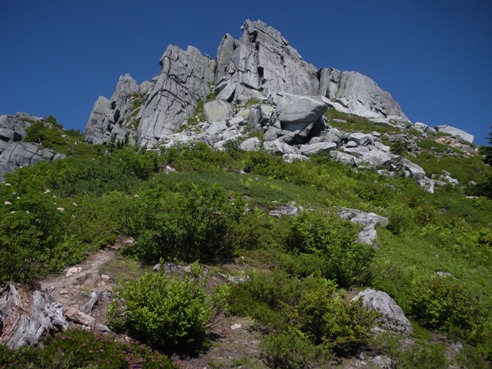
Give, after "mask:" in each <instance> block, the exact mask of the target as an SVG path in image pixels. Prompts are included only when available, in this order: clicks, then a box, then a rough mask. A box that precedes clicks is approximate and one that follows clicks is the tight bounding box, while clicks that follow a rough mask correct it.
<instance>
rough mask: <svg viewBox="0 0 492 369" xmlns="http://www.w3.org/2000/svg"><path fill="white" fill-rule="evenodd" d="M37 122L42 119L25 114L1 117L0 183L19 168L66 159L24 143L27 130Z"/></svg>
mask: <svg viewBox="0 0 492 369" xmlns="http://www.w3.org/2000/svg"><path fill="white" fill-rule="evenodd" d="M36 121H41V119H40V118H36V117H33V116H30V115H28V114H25V113H18V114H16V115H2V116H0V182H2V181H3V179H4V175H5V173H8V172H12V171H13V170H15V169H16V168H18V167H23V166H26V165H32V164H35V163H37V162H40V161H46V160H55V159H61V158H63V157H65V155H62V154H59V153H57V152H55V151H53V150H50V149H46V148H43V147H41V146H39V145H36V144H34V143H30V142H23V141H22V140H23V139H24V137H25V135H26V128H28V127H30V126H31V125H32V124H33V122H36Z"/></svg>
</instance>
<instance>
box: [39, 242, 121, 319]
mask: <svg viewBox="0 0 492 369" xmlns="http://www.w3.org/2000/svg"><path fill="white" fill-rule="evenodd" d="M115 255H116V252H115V249H114V248H107V249H104V250H100V251H98V252H96V253H94V254H93V255H91V256H89V257H88V258H87V259H86V260H85V261H83V262H82V263H80V264H77V265H74V266H71V267H68V268H65V269H64V270H63V271H62V272H61V273H60V274H58V275H51V276H48V277H46V278H45V279H43V280H42V281H40V286H41V289H42V290H45V291H48V292H49V293H50V294H51V296H52V297H53V300H54V301H56V302H59V303H61V304H63V307H64V310H65V311H66V310H67V309H68V308H70V307H75V308H77V309H79V308H80V307H81V306H82V305H83V304H85V303H86V302H87V301H88V300H89V298H90V295H91V293H92V291H94V290H98V291H99V292H100V293H101V296H100V298H99V300H98V302H97V303H96V305H95V306H94V309H93V311H92V313H91V314H90V315H91V316H93V317H94V318H95V319H96V322H97V323H101V324H107V322H106V317H105V306H106V305H107V303H109V299H110V297H111V293H112V291H113V287H114V283H113V282H112V280H111V278H110V276H108V275H104V274H102V273H101V271H100V269H101V267H102V266H103V265H104V264H106V263H108V262H109V261H110V260H111V259H112V258H113V257H114V256H115Z"/></svg>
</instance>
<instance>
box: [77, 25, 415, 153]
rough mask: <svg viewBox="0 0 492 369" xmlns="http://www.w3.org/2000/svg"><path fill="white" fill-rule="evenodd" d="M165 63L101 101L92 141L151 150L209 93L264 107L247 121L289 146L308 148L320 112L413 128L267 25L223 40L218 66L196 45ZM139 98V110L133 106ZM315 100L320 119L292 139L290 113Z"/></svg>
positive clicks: (377, 97) (368, 87)
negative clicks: (148, 76) (309, 59)
mask: <svg viewBox="0 0 492 369" xmlns="http://www.w3.org/2000/svg"><path fill="white" fill-rule="evenodd" d="M160 64H161V72H160V74H159V75H158V76H157V77H155V78H154V80H153V82H152V83H150V82H144V83H143V84H142V85H141V86H138V85H137V84H136V82H135V81H134V80H133V79H131V77H130V76H128V75H126V76H123V77H121V79H120V81H119V82H118V84H117V87H116V90H115V92H114V94H113V96H112V97H111V99H110V100H108V99H105V98H103V97H100V98H99V99H98V100H97V101H96V103H95V105H94V108H93V111H92V113H91V116H90V118H89V121H88V123H87V129H86V140H87V141H88V142H92V143H108V142H111V141H121V142H124V143H128V142H133V140H134V139H135V141H136V142H137V143H138V144H139V145H142V146H147V147H152V146H154V145H156V144H158V143H159V144H161V143H163V142H164V143H165V142H166V141H168V140H169V137H170V136H171V135H173V134H174V133H176V132H178V131H180V130H181V129H182V127H183V126H185V125H186V124H187V122H188V119H189V118H190V117H191V116H192V115H193V114H194V111H195V107H196V105H197V102H198V101H199V100H203V101H204V100H205V99H206V98H207V96H208V95H210V93H211V92H214V93H215V97H216V99H217V100H218V101H223V102H229V103H233V104H235V105H236V106H238V105H244V104H246V103H248V102H263V105H262V106H261V107H258V109H256V110H254V111H253V112H252V111H251V109H249V110H248V111H246V112H245V114H244V115H248V114H249V119H248V121H250V122H252V124H253V126H254V128H256V129H260V128H262V129H263V130H265V131H267V130H269V129H270V132H269V133H268V134H267V136H268V137H269V138H270V140H269V141H273V140H274V139H278V138H281V139H282V141H283V142H284V143H287V144H290V143H296V144H299V143H307V141H308V140H309V139H310V138H312V137H313V136H314V135H316V134H319V133H320V132H321V130H322V128H323V122H322V121H320V118H321V115H322V114H323V112H322V111H321V110H322V109H323V108H324V109H326V108H328V107H329V106H331V107H334V108H335V109H339V110H341V111H344V112H350V113H354V114H358V115H363V116H366V117H370V118H371V119H377V120H383V121H385V122H390V121H391V122H400V121H408V118H407V117H406V116H405V114H404V113H403V112H402V111H401V109H400V106H399V105H398V103H396V102H395V101H394V100H393V99H392V98H391V96H390V95H389V94H388V93H387V92H385V91H383V90H381V89H380V88H379V87H378V86H377V84H376V83H375V82H374V81H372V80H371V79H370V78H369V77H366V76H363V75H361V74H359V73H356V72H342V71H338V70H336V69H333V68H323V69H317V68H316V67H315V66H313V65H312V64H309V63H307V62H306V61H304V60H303V59H302V57H301V56H300V55H299V53H298V52H297V51H296V50H295V49H294V48H293V47H292V46H291V45H290V44H289V42H288V41H287V40H286V39H285V38H284V37H282V35H281V34H280V32H279V31H277V30H276V29H274V28H272V27H270V26H268V25H266V24H265V23H263V22H262V21H256V22H253V21H250V20H247V21H246V22H245V23H244V25H243V27H242V35H241V37H240V38H239V39H238V40H236V39H234V38H233V37H232V36H231V35H229V34H227V35H225V36H224V37H223V39H222V41H221V42H220V45H219V48H218V51H217V58H216V60H213V59H211V58H209V57H208V56H203V55H202V54H201V53H200V52H199V51H198V50H197V49H196V48H194V47H191V46H190V47H188V48H187V50H181V49H179V48H178V47H176V46H169V47H168V48H167V50H166V51H165V52H164V55H163V57H162V58H161V61H160ZM136 94H138V96H139V98H140V99H141V100H142V101H141V102H142V104H141V106H140V105H139V104H134V103H133V102H134V99H135V96H136ZM312 97H317V98H315V99H314V100H316V101H317V102H318V104H320V107H322V108H320V109H319V110H316V113H315V115H317V118H318V119H313V120H312V121H310V122H309V123H307V122H305V121H304V122H299V121H297V122H296V124H297V123H301V124H304V125H305V126H304V127H300V129H299V131H300V132H297V133H295V134H293V132H295V131H296V130H297V128H298V126H297V125H295V126H294V128H295V129H294V128H293V127H287V129H286V126H289V125H290V123H291V121H292V119H291V118H287V116H286V114H287V112H286V110H285V107H287V108H289V109H290V108H291V103H293V104H295V105H297V106H300V105H304V104H306V101H307V99H310V98H312ZM322 97H324V98H325V99H322ZM286 101H288V103H287V104H286ZM267 107H268V108H267ZM269 110H270V112H269V113H272V111H273V112H276V116H275V119H271V114H270V117H268V116H267V115H268V113H267V114H265V112H266V111H269ZM289 113H293V112H289ZM310 113H313V111H311V112H310ZM244 115H243V118H246V117H245V116H244ZM207 118H208V119H210V117H207ZM220 120H221V121H223V120H224V119H220ZM209 123H213V122H210V121H209ZM309 125H310V127H309V129H308V130H307V131H306V128H307V126H309ZM272 127H273V128H272ZM282 131H290V133H287V132H282ZM270 146H271V145H270Z"/></svg>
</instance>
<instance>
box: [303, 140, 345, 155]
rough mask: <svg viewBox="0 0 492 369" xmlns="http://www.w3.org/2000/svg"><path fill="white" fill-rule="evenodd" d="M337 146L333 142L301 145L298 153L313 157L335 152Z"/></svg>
mask: <svg viewBox="0 0 492 369" xmlns="http://www.w3.org/2000/svg"><path fill="white" fill-rule="evenodd" d="M336 148H337V144H336V143H334V142H318V143H313V144H309V145H301V147H300V148H299V151H300V153H301V154H302V155H307V156H309V155H314V154H318V153H320V152H323V153H329V152H331V151H333V150H336Z"/></svg>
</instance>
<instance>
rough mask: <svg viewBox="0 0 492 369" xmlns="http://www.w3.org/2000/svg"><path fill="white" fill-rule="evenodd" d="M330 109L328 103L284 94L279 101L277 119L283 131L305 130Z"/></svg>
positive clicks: (307, 97)
mask: <svg viewBox="0 0 492 369" xmlns="http://www.w3.org/2000/svg"><path fill="white" fill-rule="evenodd" d="M326 109H328V103H327V102H326V101H323V100H322V99H316V98H312V97H309V96H299V95H292V94H283V95H282V96H280V97H279V98H278V100H277V119H278V120H279V121H280V123H281V126H282V129H286V130H289V131H295V130H303V129H305V128H306V126H307V125H309V124H311V123H315V122H317V121H318V120H319V119H320V118H321V117H322V116H323V114H324V112H325V111H326Z"/></svg>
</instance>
